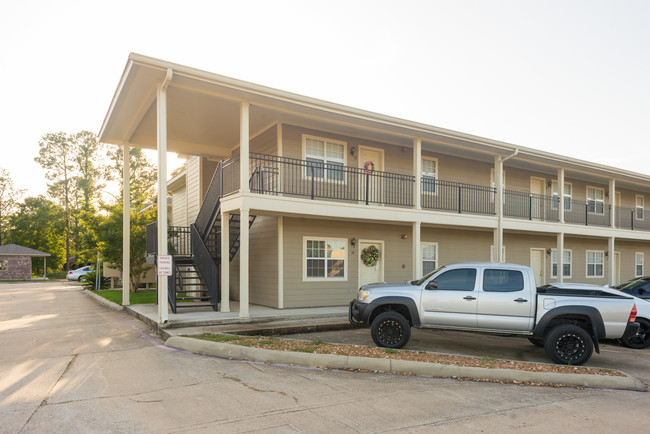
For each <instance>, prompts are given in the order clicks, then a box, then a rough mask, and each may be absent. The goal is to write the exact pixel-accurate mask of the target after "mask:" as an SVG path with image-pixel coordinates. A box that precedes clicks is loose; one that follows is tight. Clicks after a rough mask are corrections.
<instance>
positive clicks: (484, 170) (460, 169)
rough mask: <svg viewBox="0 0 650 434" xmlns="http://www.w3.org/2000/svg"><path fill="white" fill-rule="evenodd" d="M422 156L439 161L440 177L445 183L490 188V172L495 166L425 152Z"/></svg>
mask: <svg viewBox="0 0 650 434" xmlns="http://www.w3.org/2000/svg"><path fill="white" fill-rule="evenodd" d="M422 155H423V156H426V157H434V158H437V159H438V172H439V173H438V177H439V178H440V179H441V180H443V181H453V182H464V183H466V184H475V185H483V186H490V170H491V169H493V168H494V165H493V164H490V163H484V162H481V161H474V160H468V159H465V158H460V157H455V156H451V155H445V154H438V153H432V152H427V151H424V150H423V151H422Z"/></svg>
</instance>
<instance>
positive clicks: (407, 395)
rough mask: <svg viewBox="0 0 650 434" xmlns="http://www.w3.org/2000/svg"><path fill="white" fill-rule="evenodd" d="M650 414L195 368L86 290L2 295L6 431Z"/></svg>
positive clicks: (629, 399) (599, 404) (443, 388)
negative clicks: (87, 294)
mask: <svg viewBox="0 0 650 434" xmlns="http://www.w3.org/2000/svg"><path fill="white" fill-rule="evenodd" d="M621 356H622V357H627V358H628V359H629V363H632V362H633V361H634V359H633V357H638V360H637V364H638V365H639V372H640V373H643V372H646V371H647V367H648V366H650V364H649V363H648V354H646V353H643V352H641V353H632V352H625V353H622V354H621ZM644 364H645V366H646V369H645V370H644V369H643V368H642V367H643V366H644ZM649 406H650V393H639V392H627V391H625V392H623V391H612V390H598V389H585V390H578V389H573V388H550V387H521V386H516V385H512V384H494V383H479V382H472V381H470V382H467V381H457V380H447V379H434V378H429V377H416V376H401V375H383V374H363V373H352V372H347V371H339V370H322V369H313V368H303V367H291V366H287V365H272V364H271V365H270V364H266V363H257V362H239V361H236V360H228V359H224V358H217V357H210V356H197V355H196V354H192V353H187V352H184V351H181V350H176V349H172V348H169V347H167V346H165V345H164V344H163V342H162V340H161V339H160V338H159V337H158V335H157V334H155V333H153V331H151V330H149V329H148V328H147V326H146V325H145V324H144V323H142V322H140V321H139V320H137V319H135V318H134V317H132V316H130V315H127V314H126V313H124V312H119V311H118V312H116V311H113V310H110V309H108V308H106V307H105V306H103V305H100V304H99V303H97V302H95V300H93V299H91V298H90V297H88V296H86V295H85V294H84V293H83V291H81V290H80V288H79V286H78V285H77V284H70V283H61V282H49V283H48V282H38V283H36V282H33V283H17V284H6V283H0V421H1V424H0V432H2V433H5V432H7V433H18V432H30V433H31V432H35V433H40V432H43V433H51V432H66V433H67V432H83V433H93V432H97V433H106V432H130V433H131V432H134V433H137V432H192V433H201V432H250V431H264V432H323V433H325V432H337V433H348V432H349V433H358V432H380V431H381V432H386V431H406V432H411V433H430V432H437V431H445V432H450V431H453V432H477V431H483V432H486V433H490V432H494V433H497V432H498V433H503V432H522V431H524V432H540V431H544V432H548V431H555V430H558V431H559V430H563V431H569V432H586V431H592V432H614V431H619V430H620V428H621V426H625V428H626V429H627V430H629V431H639V432H644V431H645V430H647V423H648V418H647V416H646V415H645V413H644V412H643V411H642V409H644V408H648V407H649Z"/></svg>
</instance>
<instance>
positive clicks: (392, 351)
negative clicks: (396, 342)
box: [384, 348, 398, 354]
mask: <svg viewBox="0 0 650 434" xmlns="http://www.w3.org/2000/svg"><path fill="white" fill-rule="evenodd" d="M384 351H386V354H397V353H398V351H397V350H396V349H395V348H386V349H385V350H384Z"/></svg>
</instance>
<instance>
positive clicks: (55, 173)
mask: <svg viewBox="0 0 650 434" xmlns="http://www.w3.org/2000/svg"><path fill="white" fill-rule="evenodd" d="M38 146H39V150H38V157H36V158H34V161H36V162H37V163H38V164H40V165H41V167H43V168H44V169H45V170H46V171H47V172H46V174H45V177H46V178H47V179H48V180H49V181H51V182H50V183H48V185H47V188H48V194H49V195H50V197H52V198H54V199H55V200H56V201H57V202H59V203H60V204H61V206H62V207H63V212H64V221H65V260H66V262H65V269H66V271H67V270H68V267H69V264H70V222H71V217H72V203H73V197H72V196H73V194H74V192H73V188H74V186H75V182H76V179H75V176H74V169H75V167H74V163H75V158H76V156H77V154H78V152H77V145H76V143H75V142H73V141H72V140H70V137H69V136H68V135H67V134H65V133H63V132H58V133H48V134H45V135H44V136H43V137H42V138H41V140H40V141H39V142H38Z"/></svg>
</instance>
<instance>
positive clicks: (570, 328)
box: [544, 324, 594, 365]
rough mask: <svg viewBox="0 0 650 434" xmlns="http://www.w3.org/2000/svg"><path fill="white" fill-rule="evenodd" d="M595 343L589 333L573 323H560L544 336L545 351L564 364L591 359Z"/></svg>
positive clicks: (584, 361) (581, 362) (555, 360)
mask: <svg viewBox="0 0 650 434" xmlns="http://www.w3.org/2000/svg"><path fill="white" fill-rule="evenodd" d="M593 350H594V343H593V341H592V340H591V336H589V333H587V331H586V330H585V329H583V328H580V327H578V326H575V325H573V324H560V325H558V326H556V327H554V328H552V329H551V330H550V331H549V332H548V333H547V334H546V336H545V337H544V351H546V354H547V355H548V356H549V357H550V358H551V359H552V360H553V361H554V362H555V363H561V364H563V365H582V364H584V363H586V362H587V360H589V358H590V357H591V353H592V352H593Z"/></svg>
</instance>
